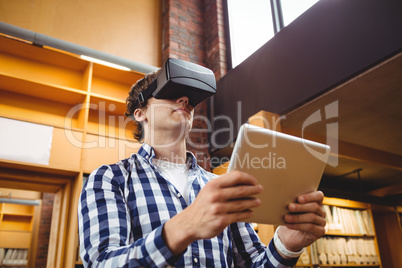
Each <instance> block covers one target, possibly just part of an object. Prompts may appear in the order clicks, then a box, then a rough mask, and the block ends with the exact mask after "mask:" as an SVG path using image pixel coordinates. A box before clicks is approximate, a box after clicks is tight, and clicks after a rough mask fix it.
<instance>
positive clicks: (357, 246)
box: [297, 197, 381, 267]
mask: <svg viewBox="0 0 402 268" xmlns="http://www.w3.org/2000/svg"><path fill="white" fill-rule="evenodd" d="M323 209H324V210H325V212H326V220H327V225H326V233H325V235H324V237H322V238H320V239H318V240H317V241H316V242H314V243H313V244H312V245H311V246H310V247H308V248H307V250H305V252H304V253H303V255H302V256H301V257H300V259H299V261H298V263H297V267H317V266H319V267H381V260H380V254H379V249H378V242H377V238H376V232H375V228H374V221H373V215H372V211H371V205H370V204H367V203H362V202H356V201H351V200H345V199H339V198H328V197H325V199H324V203H323Z"/></svg>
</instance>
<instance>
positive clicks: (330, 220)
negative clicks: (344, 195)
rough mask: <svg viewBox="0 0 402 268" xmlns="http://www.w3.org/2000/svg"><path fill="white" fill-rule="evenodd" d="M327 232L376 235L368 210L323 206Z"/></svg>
mask: <svg viewBox="0 0 402 268" xmlns="http://www.w3.org/2000/svg"><path fill="white" fill-rule="evenodd" d="M323 209H324V210H325V212H326V220H327V225H326V228H327V231H338V232H342V233H345V234H358V235H374V227H373V221H372V218H371V214H370V212H369V211H368V210H358V209H347V208H341V207H337V206H329V205H323Z"/></svg>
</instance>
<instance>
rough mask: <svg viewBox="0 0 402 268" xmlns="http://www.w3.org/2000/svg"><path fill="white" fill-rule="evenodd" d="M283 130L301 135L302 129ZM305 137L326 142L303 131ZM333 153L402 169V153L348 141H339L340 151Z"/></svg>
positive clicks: (294, 134)
mask: <svg viewBox="0 0 402 268" xmlns="http://www.w3.org/2000/svg"><path fill="white" fill-rule="evenodd" d="M282 132H283V133H286V134H289V135H293V136H297V137H301V134H300V130H294V129H289V128H282ZM303 138H305V139H308V140H312V141H316V142H320V143H326V137H323V136H319V135H315V134H312V133H303ZM331 155H333V156H337V157H340V158H345V159H350V160H354V161H359V162H365V163H370V164H376V165H381V166H384V167H387V168H392V169H396V170H401V171H402V155H398V154H393V153H389V152H385V151H381V150H377V149H374V148H369V147H365V146H361V145H357V144H353V143H350V142H346V141H338V153H337V154H334V153H331Z"/></svg>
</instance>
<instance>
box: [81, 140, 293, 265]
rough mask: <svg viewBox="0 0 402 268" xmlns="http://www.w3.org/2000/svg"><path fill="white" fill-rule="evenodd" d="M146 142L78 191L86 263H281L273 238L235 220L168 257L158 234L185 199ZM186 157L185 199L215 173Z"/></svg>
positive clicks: (193, 195) (191, 198) (284, 262)
mask: <svg viewBox="0 0 402 268" xmlns="http://www.w3.org/2000/svg"><path fill="white" fill-rule="evenodd" d="M154 157H155V152H154V150H153V148H152V147H150V146H149V145H147V144H143V146H142V147H141V148H140V149H139V151H138V153H137V154H133V155H132V156H131V157H130V158H128V159H125V160H122V161H120V162H118V163H116V164H113V165H104V166H101V167H100V168H98V169H97V170H95V171H94V172H92V173H91V175H90V176H89V178H88V180H87V182H86V183H85V186H84V189H83V191H82V193H81V197H80V203H79V209H78V219H79V237H80V254H81V258H82V261H83V263H84V265H85V266H86V267H98V266H100V267H112V268H115V267H168V266H175V267H287V266H293V265H295V264H296V261H297V258H295V259H291V260H286V259H283V258H282V257H281V256H280V255H279V253H278V252H277V251H276V249H275V247H274V245H273V242H272V241H271V243H270V244H269V246H268V247H265V245H263V244H262V243H261V242H260V240H259V238H258V236H257V234H256V233H255V232H254V229H253V227H252V226H251V225H250V224H247V223H243V222H238V223H233V224H231V225H230V226H228V227H227V228H226V229H225V230H224V231H223V232H222V233H221V234H219V235H218V236H216V237H214V238H211V239H205V240H198V241H194V242H193V243H191V244H190V245H189V246H188V247H187V250H186V251H185V252H183V253H182V254H181V255H179V256H173V255H172V253H171V252H170V250H169V248H168V247H167V246H166V244H165V242H164V241H163V239H162V229H163V225H164V223H165V222H166V221H168V220H169V219H170V218H172V217H173V216H174V215H176V214H177V213H180V212H181V211H182V210H183V209H185V208H186V207H187V206H188V204H187V203H186V201H185V200H184V198H183V197H182V196H181V194H180V193H179V191H178V190H177V189H176V188H175V187H174V186H173V184H171V183H170V182H169V181H167V180H166V179H165V178H163V177H162V176H161V175H160V174H159V173H158V169H157V167H156V166H155V165H154V164H152V159H153V158H154ZM187 157H188V159H189V163H190V168H189V180H188V187H189V189H190V190H189V193H190V196H189V203H190V204H191V203H192V202H193V201H194V199H195V198H196V196H197V194H198V193H199V192H200V190H201V189H202V187H204V186H205V184H206V183H208V181H210V180H211V179H213V178H214V177H215V175H214V174H212V173H209V172H207V171H205V170H204V169H202V168H201V167H200V166H198V165H197V160H196V158H195V157H194V155H193V154H191V153H187Z"/></svg>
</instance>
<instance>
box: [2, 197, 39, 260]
mask: <svg viewBox="0 0 402 268" xmlns="http://www.w3.org/2000/svg"><path fill="white" fill-rule="evenodd" d="M34 215H35V207H34V206H28V205H19V204H8V203H0V267H11V266H13V267H25V266H27V263H28V255H29V248H30V246H31V239H32V232H33V224H34Z"/></svg>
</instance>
